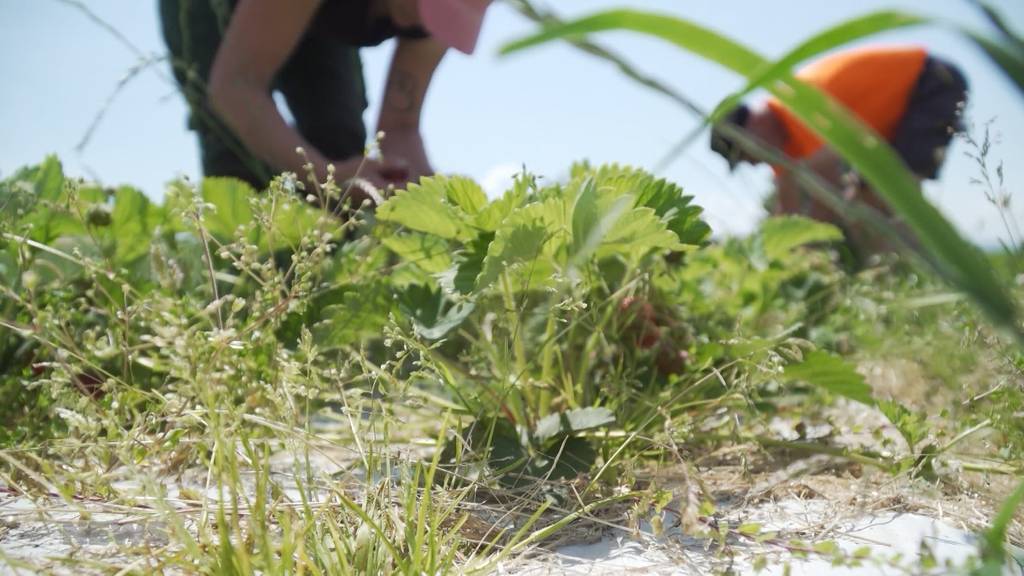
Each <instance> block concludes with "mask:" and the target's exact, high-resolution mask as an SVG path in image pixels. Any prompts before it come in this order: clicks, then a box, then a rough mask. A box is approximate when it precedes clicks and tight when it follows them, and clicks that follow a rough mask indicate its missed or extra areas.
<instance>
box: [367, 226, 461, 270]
mask: <svg viewBox="0 0 1024 576" xmlns="http://www.w3.org/2000/svg"><path fill="white" fill-rule="evenodd" d="M381 243H383V244H384V245H385V246H387V247H388V249H389V250H391V251H392V252H394V253H395V254H397V255H398V256H399V257H401V258H402V260H403V261H405V262H407V263H410V264H414V265H416V266H418V267H419V268H420V269H422V270H423V271H424V272H427V273H428V274H439V273H441V272H444V271H445V270H447V269H448V268H450V267H451V265H452V258H451V254H450V251H451V248H449V246H448V242H446V241H445V240H444V239H442V238H439V237H437V236H430V235H427V234H416V233H413V234H398V235H394V236H388V237H385V238H384V239H383V240H381Z"/></svg>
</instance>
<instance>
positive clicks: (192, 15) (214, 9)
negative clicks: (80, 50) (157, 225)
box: [160, 0, 490, 202]
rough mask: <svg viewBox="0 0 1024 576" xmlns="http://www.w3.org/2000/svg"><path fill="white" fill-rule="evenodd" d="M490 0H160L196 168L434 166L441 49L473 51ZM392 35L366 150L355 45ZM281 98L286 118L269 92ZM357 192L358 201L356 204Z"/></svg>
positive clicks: (427, 170) (382, 173)
mask: <svg viewBox="0 0 1024 576" xmlns="http://www.w3.org/2000/svg"><path fill="white" fill-rule="evenodd" d="M489 2H490V0H160V16H161V20H162V25H163V33H164V39H165V41H166V42H167V46H168V48H169V50H170V53H171V58H172V66H173V69H174V75H175V77H176V78H177V80H178V83H179V84H180V86H181V88H182V91H183V92H184V94H185V97H186V99H187V101H188V103H189V107H190V112H191V114H190V126H191V128H192V129H194V130H195V131H196V133H197V135H198V137H199V147H200V149H201V155H202V165H203V171H204V173H205V174H206V175H208V176H234V177H237V178H241V179H243V180H247V181H248V182H250V183H252V184H253V185H254V186H256V187H257V188H262V187H264V186H265V185H266V184H267V183H268V182H269V180H270V178H271V177H272V176H273V175H274V174H277V173H279V172H281V171H291V172H295V173H298V174H304V168H303V166H304V164H305V161H304V160H303V159H302V158H300V156H299V155H298V154H297V153H296V150H297V149H298V148H302V149H304V150H305V153H306V156H307V157H308V159H309V161H310V162H311V163H312V164H313V166H314V168H315V170H316V173H317V175H318V177H319V178H320V179H321V180H323V179H324V178H325V177H326V174H327V165H328V164H333V165H334V166H335V177H336V179H337V180H339V181H344V180H347V179H349V178H352V177H354V176H356V175H357V173H358V176H359V177H360V178H363V179H365V181H368V182H370V183H371V184H373V185H375V186H377V187H383V186H385V185H387V184H389V183H396V184H401V183H404V182H405V181H407V180H412V179H417V178H418V177H419V176H423V175H429V174H431V173H432V169H431V166H430V162H429V160H428V158H427V153H426V150H425V147H424V145H423V138H422V136H421V134H420V128H419V127H420V110H421V107H422V105H423V99H424V96H425V95H426V92H427V87H428V86H429V84H430V80H431V77H432V76H433V74H434V70H435V69H436V68H437V66H438V63H439V62H440V61H441V58H442V57H443V55H444V53H445V51H446V49H447V48H455V49H456V50H459V51H460V52H463V53H467V54H468V53H471V52H472V51H473V49H474V47H475V45H476V41H477V36H478V35H479V32H480V25H481V22H482V20H483V17H484V13H485V11H486V10H487V7H488V4H489ZM392 37H397V38H398V43H397V46H396V48H395V52H394V56H393V57H392V59H391V66H390V70H389V73H388V79H387V87H386V89H385V93H384V99H383V102H382V105H381V111H380V116H379V118H378V123H377V129H378V130H380V131H384V132H385V133H386V137H385V138H384V140H383V142H382V144H381V152H382V158H381V159H380V160H371V159H367V158H365V157H364V150H365V148H366V145H367V131H366V128H365V126H364V125H363V111H364V110H365V109H366V106H367V101H366V95H365V90H364V84H363V73H362V67H361V65H360V59H359V48H360V47H361V46H372V45H376V44H379V43H381V42H383V41H384V40H386V39H388V38H392ZM275 93H278V94H280V96H281V97H283V100H284V102H285V103H286V104H287V108H288V111H289V112H290V115H291V116H292V118H293V119H294V121H293V122H289V121H287V120H286V119H285V116H284V115H282V113H281V112H280V111H279V109H278V105H277V103H276V102H275V100H274V94H275ZM364 199H365V193H363V192H361V191H359V192H356V193H355V194H354V197H353V200H354V201H357V202H361V201H362V200H364Z"/></svg>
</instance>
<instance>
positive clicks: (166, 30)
mask: <svg viewBox="0 0 1024 576" xmlns="http://www.w3.org/2000/svg"><path fill="white" fill-rule="evenodd" d="M234 4H235V0H160V18H161V21H162V24H163V34H164V40H165V41H166V42H167V48H168V50H169V51H170V55H171V65H172V68H173V70H174V76H175V78H176V79H177V81H178V84H179V86H180V87H181V90H182V92H183V93H184V95H185V99H186V100H187V101H188V105H189V109H190V118H189V127H190V128H191V129H193V130H195V131H196V133H197V135H198V137H199V148H200V152H201V155H202V163H203V173H204V174H206V175H207V176H234V177H236V178H241V179H243V180H246V181H248V182H250V183H251V184H253V185H254V186H256V187H257V188H258V189H259V188H263V187H265V186H266V184H267V183H268V182H269V181H270V178H271V177H272V176H273V175H274V174H275V172H276V171H275V170H274V169H273V168H271V167H270V166H268V165H267V164H265V163H263V162H261V161H260V160H259V159H257V158H255V157H254V156H253V155H252V154H251V153H250V152H249V151H248V150H246V148H245V146H244V145H242V143H241V142H240V141H239V140H238V139H237V138H236V137H235V136H234V135H233V134H232V133H231V131H230V130H229V129H227V127H226V126H225V125H224V123H223V122H222V121H220V120H219V119H218V118H217V117H216V115H215V114H214V113H213V110H212V109H211V108H210V106H209V104H208V102H207V99H206V85H207V82H208V81H209V78H210V69H211V68H212V66H213V60H214V57H215V56H216V54H217V48H218V47H219V46H220V42H221V38H222V37H223V35H224V30H225V29H226V28H227V24H228V21H229V20H230V17H231V10H232V9H233V7H234ZM272 89H273V90H274V91H277V92H280V94H281V95H282V96H284V99H285V102H286V103H287V104H288V109H289V111H290V112H291V115H292V117H293V118H294V120H295V127H296V128H297V129H298V131H299V133H300V134H302V136H303V137H304V138H305V139H306V140H308V141H309V142H310V144H312V145H313V146H315V147H316V148H317V150H319V151H320V152H321V153H323V154H324V155H325V156H326V157H327V158H332V159H338V160H340V159H343V158H347V157H350V156H353V155H357V154H361V153H362V152H363V149H364V147H365V145H366V127H365V126H364V125H363V111H364V110H365V109H366V92H365V87H364V85H363V69H362V64H361V62H360V59H359V49H358V48H357V47H354V46H351V45H349V44H346V43H345V42H343V41H342V40H340V39H338V38H332V37H330V36H327V35H324V34H318V33H313V32H310V33H307V34H306V36H305V37H304V38H303V39H302V40H301V42H300V43H299V46H298V47H297V48H296V50H295V52H294V53H293V54H292V56H291V58H289V60H288V61H287V62H286V63H285V65H284V66H283V67H282V68H281V70H280V71H279V72H278V74H277V77H276V78H275V81H274V86H273V87H272Z"/></svg>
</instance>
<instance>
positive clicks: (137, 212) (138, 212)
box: [110, 186, 159, 265]
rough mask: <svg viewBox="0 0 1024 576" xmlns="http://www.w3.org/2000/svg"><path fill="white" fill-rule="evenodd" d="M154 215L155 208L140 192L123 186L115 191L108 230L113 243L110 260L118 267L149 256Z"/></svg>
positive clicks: (154, 224) (156, 211) (154, 223)
mask: <svg viewBox="0 0 1024 576" xmlns="http://www.w3.org/2000/svg"><path fill="white" fill-rule="evenodd" d="M158 212H159V208H158V207H156V206H153V205H152V204H151V203H150V201H149V198H146V196H145V195H144V194H143V193H142V192H139V191H138V190H136V189H134V188H129V187H127V186H124V187H121V188H118V189H117V192H115V194H114V210H113V212H112V213H111V215H110V220H111V221H110V229H111V232H112V235H113V238H114V241H115V242H116V245H115V246H116V248H115V249H114V260H115V261H116V262H117V263H118V264H121V265H124V264H127V263H129V262H131V261H133V260H135V259H136V258H139V257H141V256H143V255H145V254H147V253H148V252H149V244H150V242H151V241H152V239H153V228H155V227H156V225H157V222H156V221H152V220H151V217H152V216H155V215H156V213H158Z"/></svg>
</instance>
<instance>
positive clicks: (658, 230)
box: [597, 207, 686, 260]
mask: <svg viewBox="0 0 1024 576" xmlns="http://www.w3.org/2000/svg"><path fill="white" fill-rule="evenodd" d="M685 248H686V246H684V245H683V244H681V243H680V242H679V237H678V236H676V234H675V233H674V232H672V231H671V230H669V229H668V228H667V227H666V225H665V222H664V221H662V220H661V219H660V218H658V216H657V214H655V213H654V210H653V209H651V208H647V207H642V208H634V209H633V210H630V211H628V212H626V213H625V214H623V215H622V217H621V218H619V219H618V220H617V221H616V222H615V225H614V226H612V229H611V230H609V231H608V233H607V234H606V235H605V237H604V241H603V242H602V243H601V246H600V247H599V248H598V249H597V256H598V257H599V258H604V257H606V256H610V255H613V254H617V255H621V256H623V257H625V258H626V259H629V260H637V259H640V258H642V257H643V256H646V255H647V254H649V253H650V252H651V251H653V250H683V249H685Z"/></svg>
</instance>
